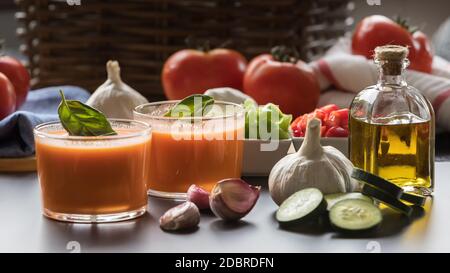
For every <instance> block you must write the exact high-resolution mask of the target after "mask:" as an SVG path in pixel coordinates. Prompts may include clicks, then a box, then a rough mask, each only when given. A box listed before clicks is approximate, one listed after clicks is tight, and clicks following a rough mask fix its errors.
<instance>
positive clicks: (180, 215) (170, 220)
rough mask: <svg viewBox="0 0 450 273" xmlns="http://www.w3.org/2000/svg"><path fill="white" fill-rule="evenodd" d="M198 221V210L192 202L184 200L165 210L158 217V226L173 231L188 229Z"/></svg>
mask: <svg viewBox="0 0 450 273" xmlns="http://www.w3.org/2000/svg"><path fill="white" fill-rule="evenodd" d="M198 223H200V211H199V210H198V208H197V206H196V205H195V204H194V203H192V202H189V201H187V202H184V203H182V204H180V205H178V206H176V207H173V208H171V209H169V210H168V211H166V212H165V213H164V214H163V216H161V218H159V226H160V227H161V228H162V229H163V230H169V231H175V230H182V229H190V228H193V227H196V226H197V225H198Z"/></svg>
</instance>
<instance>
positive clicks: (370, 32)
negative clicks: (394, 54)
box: [352, 15, 433, 73]
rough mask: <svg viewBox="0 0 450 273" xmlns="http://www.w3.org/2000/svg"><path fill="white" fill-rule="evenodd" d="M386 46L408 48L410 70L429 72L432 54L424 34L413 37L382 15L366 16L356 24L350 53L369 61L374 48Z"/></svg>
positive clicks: (405, 27)
mask: <svg viewBox="0 0 450 273" xmlns="http://www.w3.org/2000/svg"><path fill="white" fill-rule="evenodd" d="M402 24H404V22H402ZM387 44H392V45H402V46H406V47H408V48H409V55H408V59H409V61H410V63H411V65H410V68H411V69H414V70H418V71H422V72H426V73H430V72H431V65H432V62H433V54H432V52H431V48H430V45H429V42H428V39H427V37H426V36H425V34H423V33H422V32H415V34H414V35H413V34H411V33H410V32H409V29H408V28H407V26H405V25H400V24H399V23H397V22H394V21H393V20H391V19H389V18H387V17H385V16H382V15H372V16H368V17H366V18H364V19H363V20H361V22H359V23H358V25H357V26H356V28H355V31H354V33H353V37H352V53H353V54H356V55H363V56H365V57H366V58H367V59H371V58H373V55H374V49H375V47H377V46H382V45H387Z"/></svg>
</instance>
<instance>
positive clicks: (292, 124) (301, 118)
mask: <svg viewBox="0 0 450 273" xmlns="http://www.w3.org/2000/svg"><path fill="white" fill-rule="evenodd" d="M303 118H304V115H301V116H299V117H297V118H296V119H294V121H293V122H292V123H291V128H294V127H297V126H298V125H299V123H300V122H301V121H302V120H303Z"/></svg>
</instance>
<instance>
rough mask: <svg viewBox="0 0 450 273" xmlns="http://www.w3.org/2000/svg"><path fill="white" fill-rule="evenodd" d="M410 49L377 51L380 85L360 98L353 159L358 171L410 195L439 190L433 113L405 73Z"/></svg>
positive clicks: (354, 109)
mask: <svg viewBox="0 0 450 273" xmlns="http://www.w3.org/2000/svg"><path fill="white" fill-rule="evenodd" d="M407 55H408V49H407V48H406V47H403V46H395V45H387V46H381V47H377V48H375V63H376V64H378V66H379V71H380V73H379V79H378V82H377V84H375V85H372V86H368V87H366V88H365V89H364V90H362V91H361V92H359V93H358V94H357V95H356V96H355V98H354V99H353V101H352V104H351V106H350V114H349V119H350V120H349V131H350V135H349V149H350V151H349V154H350V160H351V161H352V162H353V164H354V165H355V167H359V168H361V169H363V170H365V171H367V172H370V173H372V174H375V175H378V176H381V177H383V178H385V179H386V180H388V181H390V182H392V183H394V184H396V185H398V186H400V187H402V188H403V190H404V191H406V192H414V193H419V194H423V195H430V194H432V192H433V190H434V120H435V117H434V112H433V108H432V106H431V104H430V102H429V101H428V100H427V98H425V97H424V96H423V95H422V94H421V93H420V91H419V90H417V89H416V88H414V87H413V86H410V85H408V83H407V82H406V81H405V77H404V71H405V69H406V67H407V66H408V64H409V61H408V59H407V58H406V56H407Z"/></svg>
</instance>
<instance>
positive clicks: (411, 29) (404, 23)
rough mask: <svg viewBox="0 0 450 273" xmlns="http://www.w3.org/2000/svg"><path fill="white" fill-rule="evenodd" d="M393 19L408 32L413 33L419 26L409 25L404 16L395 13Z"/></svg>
mask: <svg viewBox="0 0 450 273" xmlns="http://www.w3.org/2000/svg"><path fill="white" fill-rule="evenodd" d="M394 21H395V22H396V23H397V24H398V25H399V26H401V27H402V28H404V29H406V30H407V31H408V32H409V33H411V34H414V32H416V31H418V30H419V28H418V27H417V26H411V25H410V23H409V20H408V19H406V18H402V17H401V16H399V15H397V16H395V17H394Z"/></svg>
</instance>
